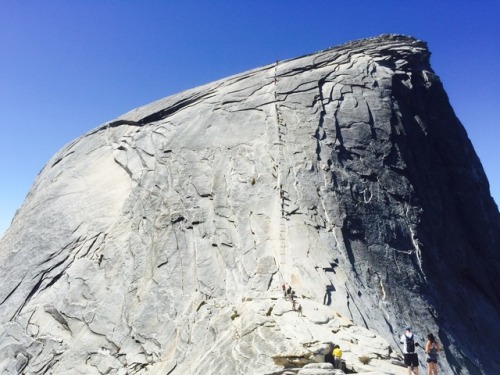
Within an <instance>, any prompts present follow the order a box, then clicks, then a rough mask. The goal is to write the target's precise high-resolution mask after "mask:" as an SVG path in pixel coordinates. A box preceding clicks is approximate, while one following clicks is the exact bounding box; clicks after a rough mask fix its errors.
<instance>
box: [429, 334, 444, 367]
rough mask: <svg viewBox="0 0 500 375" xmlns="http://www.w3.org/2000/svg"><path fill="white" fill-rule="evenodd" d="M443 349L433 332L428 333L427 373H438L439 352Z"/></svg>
mask: <svg viewBox="0 0 500 375" xmlns="http://www.w3.org/2000/svg"><path fill="white" fill-rule="evenodd" d="M440 350H441V348H440V347H439V343H438V342H437V341H436V338H435V337H434V335H433V334H432V333H429V334H428V335H427V343H426V344H425V352H426V353H427V375H437V373H438V365H437V362H438V352H439V351H440Z"/></svg>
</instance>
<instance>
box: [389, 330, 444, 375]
mask: <svg viewBox="0 0 500 375" xmlns="http://www.w3.org/2000/svg"><path fill="white" fill-rule="evenodd" d="M399 341H400V342H401V344H403V356H404V363H405V366H408V375H411V373H412V372H414V373H415V375H418V355H417V352H416V348H417V347H419V346H420V344H419V342H418V341H417V340H416V338H415V335H414V334H413V332H412V330H411V327H406V329H405V331H404V333H403V334H402V335H401V339H400V340H399ZM424 350H425V353H426V362H427V374H428V375H437V373H438V366H437V362H438V353H439V352H440V351H441V348H440V346H439V343H438V342H437V340H436V338H435V337H434V335H433V334H432V333H429V334H428V335H427V343H426V344H425V348H424Z"/></svg>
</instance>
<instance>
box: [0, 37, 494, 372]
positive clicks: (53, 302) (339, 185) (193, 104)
mask: <svg viewBox="0 0 500 375" xmlns="http://www.w3.org/2000/svg"><path fill="white" fill-rule="evenodd" d="M499 249H500V216H499V212H498V208H497V207H496V205H495V204H494V202H493V200H492V198H491V197H490V194H489V187H488V182H487V179H486V177H485V175H484V172H483V169H482V167H481V165H480V162H479V160H478V158H477V156H476V154H475V152H474V150H473V148H472V145H471V144H470V142H469V140H468V138H467V135H466V133H465V130H464V129H463V127H462V125H461V124H460V122H459V121H458V119H457V118H456V117H455V115H454V113H453V110H452V108H451V107H450V105H449V103H448V99H447V96H446V93H445V92H444V90H443V88H442V85H441V83H440V81H439V78H438V77H437V76H436V75H435V74H434V73H433V71H432V69H431V68H430V65H429V52H428V50H427V47H426V45H425V43H423V42H421V41H418V40H415V39H413V38H409V37H404V36H394V35H385V36H381V37H378V38H373V39H368V40H361V41H357V42H352V43H349V44H346V45H343V46H340V47H336V48H332V49H329V50H326V51H322V52H318V53H315V54H312V55H308V56H304V57H301V58H297V59H292V60H288V61H279V62H276V63H275V64H272V65H269V66H265V67H263V68H260V69H255V70H253V71H249V72H246V73H243V74H240V75H236V76H233V77H229V78H227V79H224V80H221V81H218V82H214V83H211V84H208V85H205V86H202V87H199V88H195V89H193V90H189V91H186V92H183V93H180V94H178V95H175V96H171V97H168V98H166V99H163V100H160V101H157V102H155V103H152V104H150V105H147V106H144V107H142V108H138V109H136V110H133V111H131V112H129V113H127V114H125V115H123V116H121V117H120V118H118V119H116V120H114V121H111V122H109V123H106V124H104V125H102V126H100V127H98V128H96V129H94V130H93V131H91V132H89V133H88V134H85V135H84V136H82V137H80V138H79V139H77V140H75V141H74V142H72V143H71V144H69V145H67V146H66V147H64V148H63V149H62V150H61V151H60V152H59V153H58V154H57V155H55V156H54V157H53V158H52V159H51V160H50V161H49V162H48V163H47V165H46V166H45V168H44V169H43V170H42V171H41V172H40V174H39V176H38V178H37V180H36V181H35V184H34V185H33V187H32V189H31V191H30V193H29V195H28V197H27V198H26V200H25V202H24V204H23V205H22V207H21V208H20V209H19V211H18V213H17V215H16V217H15V218H14V220H13V222H12V225H11V227H10V228H9V230H8V231H7V233H6V234H5V236H4V237H3V238H2V240H1V241H0V275H1V276H0V277H1V287H0V319H1V328H0V368H1V369H2V371H3V373H5V374H10V373H12V374H21V373H25V374H35V373H37V374H38V373H46V374H146V373H149V374H176V375H177V374H280V373H283V372H284V366H285V365H287V366H288V365H289V366H292V367H295V368H296V370H293V371H294V372H292V373H296V372H297V371H299V370H298V368H299V367H300V366H302V365H303V364H305V363H309V362H321V361H322V360H323V356H324V354H325V352H326V351H328V350H330V348H331V344H332V343H338V344H340V345H341V346H342V348H343V349H344V351H345V360H346V364H347V367H348V368H350V369H351V370H355V371H358V372H363V371H373V370H378V371H379V373H380V374H382V373H385V374H399V373H402V374H404V373H405V370H404V369H403V368H402V367H398V366H394V365H392V364H391V362H392V361H393V360H395V359H396V358H397V352H399V350H400V349H399V347H398V342H397V341H398V337H399V335H400V333H401V329H402V328H403V327H404V326H405V325H406V324H411V325H413V327H414V330H415V331H417V333H420V336H423V335H424V334H426V333H427V332H434V333H435V334H437V335H438V337H439V340H440V341H441V342H442V344H443V346H444V349H445V353H444V354H442V355H441V361H440V367H441V370H442V371H444V373H447V374H452V373H453V374H488V375H496V374H497V373H498V371H499V369H500V362H499V359H498V358H497V356H496V343H497V341H498V337H500V325H499V324H498V322H499V321H500V285H499V283H498V282H496V281H497V275H498V274H499V272H500V265H499V259H500V257H499ZM283 283H285V284H286V285H287V286H288V285H290V286H291V287H292V288H293V289H294V291H295V292H296V294H297V303H298V304H300V305H301V307H302V313H301V314H300V313H299V312H298V311H294V310H293V307H292V302H291V301H290V300H289V299H284V297H283V292H282V284H283ZM360 355H367V356H370V357H372V358H373V359H372V361H371V362H370V365H366V366H363V365H361V364H360V362H359V360H358V357H359V356H360ZM420 357H421V359H422V360H423V355H422V354H421V355H420ZM290 371H291V370H290ZM300 371H302V372H300V373H303V374H306V373H308V374H313V373H317V374H320V373H327V372H328V371H330V373H333V372H332V370H326V369H325V370H319V369H311V368H309V369H305V368H304V369H302V370H300ZM322 371H324V372H322Z"/></svg>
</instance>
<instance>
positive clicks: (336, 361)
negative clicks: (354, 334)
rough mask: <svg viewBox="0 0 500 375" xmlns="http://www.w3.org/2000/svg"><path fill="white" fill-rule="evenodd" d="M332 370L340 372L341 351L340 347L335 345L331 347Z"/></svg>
mask: <svg viewBox="0 0 500 375" xmlns="http://www.w3.org/2000/svg"><path fill="white" fill-rule="evenodd" d="M332 354H333V368H335V369H339V370H342V350H340V346H338V345H335V346H334V347H333V352H332Z"/></svg>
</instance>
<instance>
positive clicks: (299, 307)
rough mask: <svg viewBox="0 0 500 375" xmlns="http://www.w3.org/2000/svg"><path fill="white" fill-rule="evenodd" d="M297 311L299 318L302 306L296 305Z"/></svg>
mask: <svg viewBox="0 0 500 375" xmlns="http://www.w3.org/2000/svg"><path fill="white" fill-rule="evenodd" d="M297 311H298V312H299V316H302V305H301V304H300V303H299V304H297Z"/></svg>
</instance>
